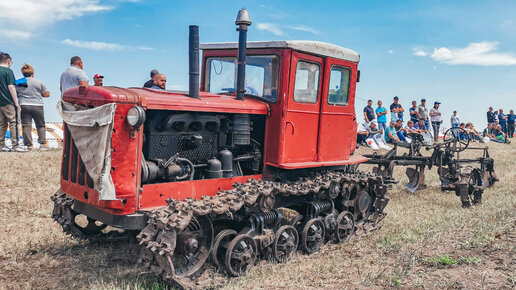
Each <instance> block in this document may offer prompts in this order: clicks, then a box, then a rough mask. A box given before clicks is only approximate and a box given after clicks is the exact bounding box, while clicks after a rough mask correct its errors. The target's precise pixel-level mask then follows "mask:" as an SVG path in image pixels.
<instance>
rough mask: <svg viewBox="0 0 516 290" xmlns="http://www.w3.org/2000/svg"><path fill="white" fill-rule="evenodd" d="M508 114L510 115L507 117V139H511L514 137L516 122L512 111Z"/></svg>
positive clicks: (515, 116)
mask: <svg viewBox="0 0 516 290" xmlns="http://www.w3.org/2000/svg"><path fill="white" fill-rule="evenodd" d="M509 113H510V114H509V115H507V137H508V138H512V137H513V136H514V126H515V125H514V122H515V121H516V115H515V114H514V111H513V110H511V111H510V112H509Z"/></svg>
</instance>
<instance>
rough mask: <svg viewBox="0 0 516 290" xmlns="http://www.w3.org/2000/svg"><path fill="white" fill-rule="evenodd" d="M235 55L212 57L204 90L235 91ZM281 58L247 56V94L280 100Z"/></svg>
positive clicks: (217, 91)
mask: <svg viewBox="0 0 516 290" xmlns="http://www.w3.org/2000/svg"><path fill="white" fill-rule="evenodd" d="M237 62H238V61H237V59H236V57H209V58H208V59H207V62H206V67H207V70H206V75H205V76H206V85H205V90H206V91H209V92H211V93H215V94H221V93H227V94H232V93H235V92H236V81H237V68H238V64H237ZM278 79H279V57H278V56H277V55H248V56H247V65H246V66H245V94H246V95H252V96H255V97H258V98H261V99H264V100H266V101H269V102H271V103H274V102H276V100H277V99H278Z"/></svg>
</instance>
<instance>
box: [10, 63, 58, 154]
mask: <svg viewBox="0 0 516 290" xmlns="http://www.w3.org/2000/svg"><path fill="white" fill-rule="evenodd" d="M21 72H22V74H23V76H24V77H25V78H23V79H20V80H18V81H17V82H16V92H17V93H18V102H19V103H20V107H21V123H22V133H23V143H24V145H25V146H27V147H28V148H29V149H32V120H34V123H36V129H37V131H38V143H39V144H40V150H48V145H47V138H46V136H45V135H46V132H45V113H44V111H43V98H48V97H49V96H50V92H49V91H48V90H47V87H46V86H45V85H44V84H43V82H42V81H40V80H38V79H35V78H34V68H33V67H32V66H30V65H28V64H24V65H23V66H22V68H21Z"/></svg>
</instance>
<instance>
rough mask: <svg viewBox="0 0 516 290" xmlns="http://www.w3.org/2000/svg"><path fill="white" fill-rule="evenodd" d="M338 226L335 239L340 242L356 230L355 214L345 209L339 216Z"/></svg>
mask: <svg viewBox="0 0 516 290" xmlns="http://www.w3.org/2000/svg"><path fill="white" fill-rule="evenodd" d="M336 224H337V228H336V229H335V232H334V235H335V240H336V241H337V242H339V243H342V242H344V241H346V240H347V239H348V238H349V237H350V236H351V235H352V234H353V232H354V231H355V222H354V221H353V215H352V214H351V213H350V212H349V211H343V212H341V213H340V214H339V216H338V217H337V221H336Z"/></svg>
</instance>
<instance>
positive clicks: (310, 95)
mask: <svg viewBox="0 0 516 290" xmlns="http://www.w3.org/2000/svg"><path fill="white" fill-rule="evenodd" d="M200 49H202V50H203V62H202V65H203V69H202V72H201V88H202V90H204V91H206V92H211V93H215V94H228V95H230V94H233V93H235V91H236V80H237V65H238V64H237V62H238V61H237V53H238V43H208V44H201V45H200ZM359 59H360V56H359V55H358V53H356V52H355V51H352V50H349V49H346V48H343V47H340V46H336V45H332V44H329V43H323V42H317V41H271V42H248V43H247V63H246V67H245V75H246V78H245V87H244V88H245V96H246V97H247V98H252V99H257V100H260V101H262V102H265V103H267V104H268V105H269V108H270V110H269V117H268V122H267V130H266V144H265V150H264V151H265V164H266V165H269V166H273V167H278V168H283V169H298V168H308V167H318V166H338V165H346V164H353V163H358V162H363V161H365V159H364V158H363V157H359V156H356V157H354V156H351V155H352V153H353V151H354V148H355V145H356V139H355V138H353V136H355V135H356V134H355V132H356V126H357V124H356V116H355V109H354V102H355V88H356V83H357V79H358V70H357V65H358V61H359Z"/></svg>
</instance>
